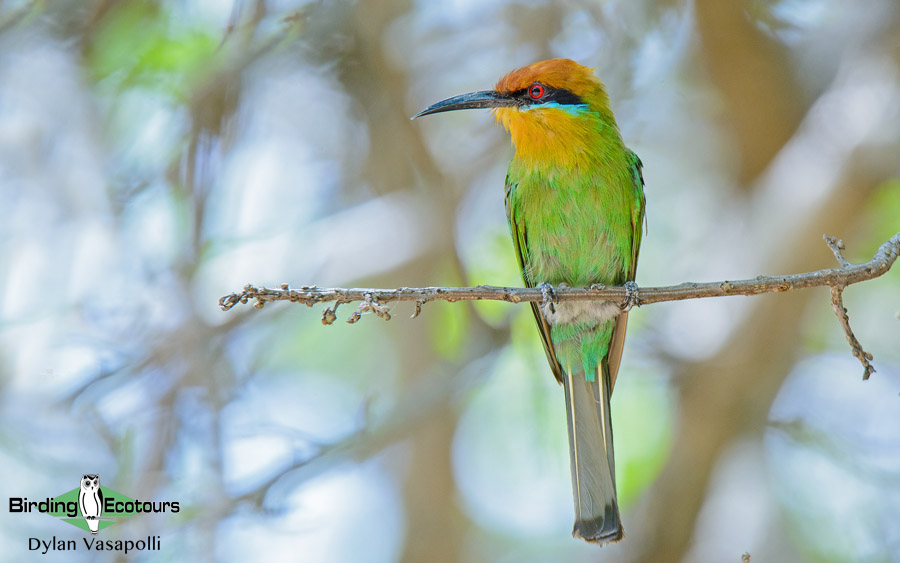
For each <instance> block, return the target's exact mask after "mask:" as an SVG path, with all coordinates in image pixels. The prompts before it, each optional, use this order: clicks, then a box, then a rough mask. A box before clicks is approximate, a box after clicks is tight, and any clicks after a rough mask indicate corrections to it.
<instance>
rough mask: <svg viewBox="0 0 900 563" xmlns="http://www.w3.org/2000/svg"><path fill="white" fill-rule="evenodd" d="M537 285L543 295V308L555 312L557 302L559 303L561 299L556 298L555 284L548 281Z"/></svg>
mask: <svg viewBox="0 0 900 563" xmlns="http://www.w3.org/2000/svg"><path fill="white" fill-rule="evenodd" d="M537 287H538V289H540V290H541V297H542V298H543V301H541V309H542V310H544V311H550V313H555V312H556V303H559V299H557V298H556V291H554V290H553V286H552V285H550V284H549V283H547V282H541V283H539V284H538V286H537Z"/></svg>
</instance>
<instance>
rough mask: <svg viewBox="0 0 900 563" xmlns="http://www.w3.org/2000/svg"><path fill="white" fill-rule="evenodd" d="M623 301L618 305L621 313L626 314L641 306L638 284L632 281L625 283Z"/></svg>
mask: <svg viewBox="0 0 900 563" xmlns="http://www.w3.org/2000/svg"><path fill="white" fill-rule="evenodd" d="M623 287H624V288H625V301H624V302H623V303H621V304H620V305H619V308H620V309H622V312H623V313H627V312H628V311H630V310H631V308H632V307H640V306H641V298H640V297H639V296H638V289H639V288H638V284H636V283H634V282H633V281H627V282H625V285H624V286H623Z"/></svg>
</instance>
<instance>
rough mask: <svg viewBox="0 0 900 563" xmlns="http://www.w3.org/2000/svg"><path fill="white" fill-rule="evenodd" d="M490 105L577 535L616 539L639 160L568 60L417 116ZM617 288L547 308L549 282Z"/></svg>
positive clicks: (604, 102)
mask: <svg viewBox="0 0 900 563" xmlns="http://www.w3.org/2000/svg"><path fill="white" fill-rule="evenodd" d="M472 108H491V109H492V110H493V112H494V116H495V117H496V119H497V121H499V122H500V123H502V124H503V126H504V127H505V128H506V129H507V130H508V131H509V133H510V135H511V136H512V142H513V144H514V145H515V157H514V158H513V160H512V162H510V164H509V170H508V172H507V175H506V216H507V219H508V221H509V226H510V230H511V231H512V238H513V245H514V246H515V249H516V254H517V257H518V262H519V267H520V268H521V270H522V278H523V279H524V281H525V285H526V286H528V287H540V288H541V289H542V290H543V291H544V296H545V299H544V301H543V303H541V304H538V303H532V311H533V312H534V318H535V320H536V321H537V325H538V328H539V330H540V334H541V339H542V340H543V344H544V351H545V352H546V354H547V359H548V360H549V362H550V368H551V369H552V370H553V375H554V376H555V377H556V379H557V380H558V381H559V382H560V383H562V385H563V388H564V390H565V396H566V416H567V422H568V429H569V451H570V458H571V467H572V493H573V496H574V499H575V527H574V530H573V531H572V535H573V536H575V537H581V538H584V539H585V540H587V541H591V542H599V543H605V542H611V541H617V540H620V539H622V537H623V534H624V531H623V529H622V524H621V521H620V517H619V506H618V502H617V500H616V477H615V458H614V455H613V436H612V418H611V415H610V410H609V399H610V395H611V394H612V390H613V386H614V384H615V381H616V374H617V373H618V371H619V363H620V362H621V359H622V347H623V344H624V341H625V325H626V322H627V319H628V313H627V310H628V308H629V307H630V305H631V302H632V300H633V297H634V294H633V292H634V291H635V290H636V287H637V286H636V285H634V282H633V280H634V274H635V268H636V267H637V259H638V250H639V248H640V246H641V235H642V227H643V222H644V203H645V200H644V181H643V177H642V172H641V166H642V165H641V161H640V159H639V158H638V157H637V155H636V154H634V153H633V152H632V151H631V150H629V149H628V148H627V147H626V146H625V143H624V142H623V141H622V137H621V135H620V134H619V129H618V126H617V125H616V120H615V117H614V116H613V113H612V110H611V109H610V107H609V97H608V96H607V93H606V89H605V88H604V86H603V83H602V82H600V80H599V79H597V78H596V77H595V76H594V74H593V71H592V69H590V68H587V67H584V66H582V65H580V64H578V63H576V62H574V61H571V60H568V59H551V60H548V61H541V62H537V63H534V64H531V65H529V66H526V67H524V68H520V69H518V70H514V71H512V72H510V73H509V74H507V75H506V76H504V77H503V78H501V79H500V81H499V82H497V85H496V87H495V88H494V90H488V91H482V92H473V93H470V94H462V95H460V96H454V97H452V98H448V99H446V100H443V101H441V102H438V103H436V104H434V105H432V106H430V107H428V108H426V109H425V110H423V111H421V112H419V113H418V114H417V115H415V116H414V117H420V116H423V115H429V114H433V113H440V112H445V111H451V110H458V109H472ZM593 284H604V285H623V284H625V285H626V287H627V288H628V290H629V293H628V294H629V298H628V299H626V302H625V303H624V304H621V305H620V304H618V303H614V302H611V301H598V302H584V301H565V302H556V303H554V301H555V300H554V299H553V297H554V294H553V293H552V286H553V285H568V286H573V287H584V286H590V285H593Z"/></svg>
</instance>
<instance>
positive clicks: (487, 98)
mask: <svg viewBox="0 0 900 563" xmlns="http://www.w3.org/2000/svg"><path fill="white" fill-rule="evenodd" d="M515 104H516V101H515V100H514V99H512V98H510V97H507V96H504V95H503V94H501V93H499V92H495V91H494V90H484V91H482V92H470V93H468V94H460V95H459V96H453V97H452V98H447V99H446V100H441V101H440V102H438V103H436V104H432V105H430V106H428V107H427V108H425V109H423V110H422V111H420V112H419V113H417V114H416V115H414V116H412V117H411V118H410V119H415V118H417V117H422V116H423V115H431V114H432V113H441V112H443V111H453V110H457V109H477V108H499V107H503V106H511V105H515Z"/></svg>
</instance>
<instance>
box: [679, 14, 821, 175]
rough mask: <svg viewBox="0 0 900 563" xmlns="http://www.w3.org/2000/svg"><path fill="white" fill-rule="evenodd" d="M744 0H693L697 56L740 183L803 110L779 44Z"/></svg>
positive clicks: (760, 166)
mask: <svg viewBox="0 0 900 563" xmlns="http://www.w3.org/2000/svg"><path fill="white" fill-rule="evenodd" d="M749 5H750V3H749V2H747V1H743V0H731V1H728V2H722V1H721V0H697V2H696V3H695V11H696V16H697V28H698V32H699V35H700V40H701V42H702V49H701V51H700V52H701V55H702V57H703V61H704V63H705V66H706V68H707V70H708V71H709V74H710V76H711V78H712V81H713V83H714V84H715V85H716V87H717V88H718V89H719V93H720V94H721V96H722V99H723V101H724V109H723V111H722V119H723V120H724V121H725V123H726V125H727V126H728V127H729V128H730V129H731V131H732V133H733V135H734V139H735V142H736V143H737V145H738V146H737V149H738V150H737V158H738V166H739V168H738V180H739V181H740V185H741V186H742V187H743V188H749V187H751V184H749V181H750V180H752V179H754V178H756V177H757V176H758V175H759V173H760V172H762V171H763V170H764V169H765V168H766V166H768V165H769V162H770V161H771V160H772V158H774V157H775V155H776V154H778V151H779V150H781V147H782V146H784V144H785V143H786V142H787V141H788V139H790V138H791V136H792V135H793V134H794V131H795V130H796V129H797V126H798V125H799V124H800V120H801V119H802V118H803V112H804V110H805V108H804V104H803V103H802V102H801V101H799V93H800V91H799V88H798V87H797V84H796V80H795V79H794V72H793V69H792V68H791V66H790V61H789V60H788V58H787V52H786V49H785V48H784V46H783V45H781V44H780V43H778V42H776V41H775V40H774V39H772V38H771V37H768V36H766V35H764V34H763V33H762V31H760V30H759V28H758V27H757V25H756V24H755V23H754V21H753V20H752V19H751V18H750V16H749V14H748V8H749V7H750V6H749Z"/></svg>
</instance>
